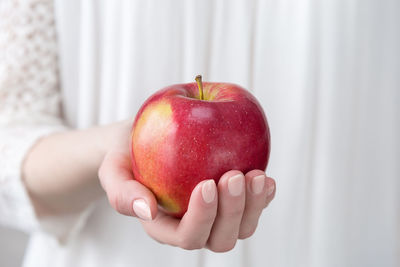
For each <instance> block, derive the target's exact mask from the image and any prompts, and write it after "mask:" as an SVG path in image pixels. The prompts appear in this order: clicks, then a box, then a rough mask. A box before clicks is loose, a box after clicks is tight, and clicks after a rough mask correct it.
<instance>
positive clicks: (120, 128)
mask: <svg viewBox="0 0 400 267" xmlns="http://www.w3.org/2000/svg"><path fill="white" fill-rule="evenodd" d="M129 127H130V125H129V123H128V122H126V121H124V122H119V123H115V124H112V125H107V126H102V127H94V128H90V129H86V130H74V131H67V132H63V133H57V134H53V135H50V136H47V137H45V138H43V139H42V140H40V141H39V142H38V143H37V144H36V145H35V146H34V147H33V148H32V149H31V151H30V152H29V153H28V155H27V156H26V159H25V162H24V164H23V170H22V171H23V176H24V181H25V185H26V187H27V190H28V192H29V195H30V197H31V199H32V202H33V205H34V207H35V210H36V212H37V213H38V215H39V216H46V215H57V214H64V213H71V212H76V211H80V210H82V209H83V208H85V207H86V206H87V205H88V204H89V203H91V202H92V201H94V200H95V199H96V198H98V197H99V196H101V195H102V194H103V190H102V189H101V186H100V183H99V181H98V177H97V171H98V168H99V166H100V164H101V162H102V160H103V158H104V155H105V153H106V152H107V151H108V150H109V148H110V147H112V146H113V142H114V140H116V138H126V136H125V135H124V136H119V135H121V133H124V132H125V131H127V132H129ZM122 135H123V134H122ZM126 142H127V143H126V145H128V140H127V141H126Z"/></svg>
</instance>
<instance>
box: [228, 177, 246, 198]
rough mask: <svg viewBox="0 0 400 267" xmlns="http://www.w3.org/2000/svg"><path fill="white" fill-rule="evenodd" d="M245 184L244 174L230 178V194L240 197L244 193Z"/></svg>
mask: <svg viewBox="0 0 400 267" xmlns="http://www.w3.org/2000/svg"><path fill="white" fill-rule="evenodd" d="M243 183H244V176H243V174H237V175H235V176H232V177H231V178H229V180H228V190H229V193H230V194H231V195H232V196H234V197H237V196H239V195H240V194H241V193H242V191H243Z"/></svg>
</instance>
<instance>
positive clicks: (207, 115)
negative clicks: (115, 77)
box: [130, 83, 270, 218]
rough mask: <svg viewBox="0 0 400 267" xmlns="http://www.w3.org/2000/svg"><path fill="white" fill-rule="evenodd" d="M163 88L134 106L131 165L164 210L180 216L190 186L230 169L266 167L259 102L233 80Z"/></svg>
mask: <svg viewBox="0 0 400 267" xmlns="http://www.w3.org/2000/svg"><path fill="white" fill-rule="evenodd" d="M203 92H204V99H205V100H200V97H199V91H198V87H197V84H196V83H188V84H177V85H172V86H169V87H166V88H164V89H162V90H160V91H158V92H156V93H155V94H153V95H152V96H151V97H149V98H148V99H147V100H146V101H145V103H144V104H143V105H142V107H141V108H140V110H139V111H138V113H137V115H136V118H135V121H134V124H133V128H132V135H131V145H130V146H131V157H132V170H133V173H134V177H135V179H136V180H137V181H139V182H140V183H142V184H143V185H145V186H146V187H148V188H149V189H150V190H151V191H152V192H153V193H154V195H155V196H156V198H157V201H158V203H159V205H160V206H161V207H162V208H163V210H164V211H165V212H167V213H168V214H170V215H173V216H176V217H178V218H179V217H182V216H183V214H184V213H185V212H186V210H187V207H188V203H189V199H190V195H191V192H192V190H193V189H194V187H195V186H196V185H197V184H198V183H199V182H201V181H202V180H205V179H214V180H215V182H216V183H218V181H219V178H220V177H221V176H222V175H223V174H224V173H225V172H227V171H229V170H240V171H242V172H243V173H246V172H248V171H250V170H253V169H260V170H265V169H266V167H267V164H268V159H269V153H270V132H269V126H268V123H267V119H266V117H265V114H264V112H263V109H262V107H261V106H260V104H259V103H258V101H257V100H256V98H255V97H254V96H253V95H251V94H250V93H249V92H248V91H246V90H245V89H243V88H241V87H240V86H238V85H235V84H229V83H203Z"/></svg>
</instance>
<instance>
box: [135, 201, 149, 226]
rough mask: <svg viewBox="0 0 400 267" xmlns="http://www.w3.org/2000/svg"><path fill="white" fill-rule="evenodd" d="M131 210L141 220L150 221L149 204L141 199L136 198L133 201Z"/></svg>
mask: <svg viewBox="0 0 400 267" xmlns="http://www.w3.org/2000/svg"><path fill="white" fill-rule="evenodd" d="M133 211H134V212H135V214H136V215H137V216H138V217H139V218H140V219H143V220H146V221H151V220H152V219H153V218H152V217H151V211H150V207H149V205H147V203H146V201H144V200H143V199H136V200H135V201H133Z"/></svg>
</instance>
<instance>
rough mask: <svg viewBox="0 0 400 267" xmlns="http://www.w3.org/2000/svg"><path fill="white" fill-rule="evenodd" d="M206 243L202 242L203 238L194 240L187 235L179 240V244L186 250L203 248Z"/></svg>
mask: <svg viewBox="0 0 400 267" xmlns="http://www.w3.org/2000/svg"><path fill="white" fill-rule="evenodd" d="M204 245H205V244H204V242H202V241H201V240H192V239H190V238H185V237H183V238H181V239H180V240H179V242H178V246H179V247H180V248H183V249H186V250H195V249H201V248H203V247H204Z"/></svg>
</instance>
